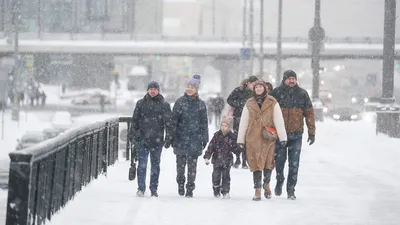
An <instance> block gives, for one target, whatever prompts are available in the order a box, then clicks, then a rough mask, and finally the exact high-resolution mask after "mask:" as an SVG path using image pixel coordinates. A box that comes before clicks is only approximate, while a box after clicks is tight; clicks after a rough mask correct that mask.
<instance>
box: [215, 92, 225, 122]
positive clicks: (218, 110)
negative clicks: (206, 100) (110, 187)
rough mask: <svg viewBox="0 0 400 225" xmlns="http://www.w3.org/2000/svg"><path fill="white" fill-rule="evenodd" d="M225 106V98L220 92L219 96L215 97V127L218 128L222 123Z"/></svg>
mask: <svg viewBox="0 0 400 225" xmlns="http://www.w3.org/2000/svg"><path fill="white" fill-rule="evenodd" d="M224 107H225V100H224V98H222V97H221V95H220V94H219V93H218V94H217V97H215V98H214V99H213V111H214V115H215V127H216V129H218V126H219V125H220V123H221V115H222V110H224Z"/></svg>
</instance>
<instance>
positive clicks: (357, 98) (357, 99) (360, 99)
mask: <svg viewBox="0 0 400 225" xmlns="http://www.w3.org/2000/svg"><path fill="white" fill-rule="evenodd" d="M367 102H368V98H367V97H365V96H364V95H361V94H355V95H353V97H351V103H352V104H357V105H364V104H365V103H367Z"/></svg>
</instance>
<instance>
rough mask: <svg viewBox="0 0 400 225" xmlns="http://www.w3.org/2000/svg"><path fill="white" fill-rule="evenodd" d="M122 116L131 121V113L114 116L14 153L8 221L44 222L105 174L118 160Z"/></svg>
mask: <svg viewBox="0 0 400 225" xmlns="http://www.w3.org/2000/svg"><path fill="white" fill-rule="evenodd" d="M120 121H121V122H127V123H128V125H129V118H124V117H122V118H113V119H109V120H106V121H103V122H97V123H94V124H91V125H87V126H84V127H81V128H76V129H73V130H70V131H67V132H66V133H64V134H61V135H60V136H58V137H56V138H54V139H50V140H47V141H45V142H43V143H41V144H38V145H36V146H33V147H31V148H28V149H25V150H20V151H15V152H12V153H10V159H11V162H10V175H9V182H8V187H9V190H8V201H7V217H6V225H15V224H19V225H28V224H29V225H30V224H36V225H40V224H44V223H45V221H46V220H50V219H51V217H52V215H54V213H56V212H57V211H59V210H60V209H61V208H62V207H64V206H65V204H66V203H67V202H68V201H69V200H71V199H72V198H74V196H75V194H76V193H77V192H79V191H80V190H82V188H83V187H84V186H85V185H87V184H88V183H90V182H91V181H92V180H93V179H96V178H98V176H99V175H101V174H102V173H106V172H107V167H108V166H110V165H113V164H114V163H115V162H116V160H117V159H118V136H119V123H120ZM127 147H128V144H127Z"/></svg>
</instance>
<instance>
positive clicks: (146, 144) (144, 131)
mask: <svg viewBox="0 0 400 225" xmlns="http://www.w3.org/2000/svg"><path fill="white" fill-rule="evenodd" d="M159 92H160V85H159V84H158V83H157V82H155V81H152V82H150V83H149V85H148V87H147V94H146V95H145V96H144V97H143V99H141V100H139V101H138V102H137V103H136V107H135V111H134V112H133V116H132V126H131V129H130V136H131V137H133V144H134V145H138V146H137V147H138V153H137V154H138V161H139V165H138V171H137V177H138V191H137V193H136V194H137V196H138V197H143V196H144V192H145V190H146V170H147V161H148V157H149V154H150V163H151V175H150V191H151V196H154V197H158V194H157V189H158V179H159V175H160V158H161V151H162V148H163V145H164V146H165V148H169V147H170V146H171V142H172V136H171V135H172V130H173V125H172V112H171V107H170V105H169V104H168V102H166V101H165V100H164V97H163V96H162V95H161V94H160V93H159ZM164 131H166V135H165V136H166V137H165V141H164Z"/></svg>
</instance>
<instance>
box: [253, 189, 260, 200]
mask: <svg viewBox="0 0 400 225" xmlns="http://www.w3.org/2000/svg"><path fill="white" fill-rule="evenodd" d="M254 190H255V193H254V197H253V201H261V188H256V189H254Z"/></svg>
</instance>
